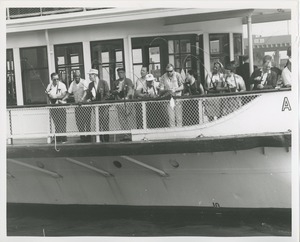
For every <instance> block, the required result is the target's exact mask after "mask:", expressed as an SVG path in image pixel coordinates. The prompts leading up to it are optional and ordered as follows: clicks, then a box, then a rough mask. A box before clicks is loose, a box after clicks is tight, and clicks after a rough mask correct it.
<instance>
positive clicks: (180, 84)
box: [176, 72, 183, 87]
mask: <svg viewBox="0 0 300 242" xmlns="http://www.w3.org/2000/svg"><path fill="white" fill-rule="evenodd" d="M176 79H177V83H178V86H179V87H180V86H182V85H183V79H182V76H181V75H180V73H178V72H177V73H176Z"/></svg>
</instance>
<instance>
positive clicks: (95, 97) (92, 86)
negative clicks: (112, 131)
mask: <svg viewBox="0 0 300 242" xmlns="http://www.w3.org/2000/svg"><path fill="white" fill-rule="evenodd" d="M88 74H89V78H90V83H89V85H88V88H87V90H86V93H85V96H84V97H83V99H86V100H87V102H91V101H104V100H106V99H107V98H108V97H109V87H108V84H107V82H106V81H104V80H102V79H99V77H98V70H97V69H91V70H90V71H89V73H88ZM98 115H99V128H100V131H108V130H109V106H108V105H100V106H99V112H98ZM100 140H101V141H102V142H108V141H109V135H108V134H105V135H100Z"/></svg>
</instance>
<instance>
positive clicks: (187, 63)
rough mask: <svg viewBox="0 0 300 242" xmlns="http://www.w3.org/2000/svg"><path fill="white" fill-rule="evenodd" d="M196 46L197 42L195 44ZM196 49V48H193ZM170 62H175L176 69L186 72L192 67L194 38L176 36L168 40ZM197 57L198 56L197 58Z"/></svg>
mask: <svg viewBox="0 0 300 242" xmlns="http://www.w3.org/2000/svg"><path fill="white" fill-rule="evenodd" d="M193 46H195V43H194V44H193ZM193 49H195V48H193ZM168 51H169V63H171V64H173V65H174V67H175V71H177V72H180V71H181V69H183V70H184V71H185V72H186V71H187V70H189V69H192V56H196V55H195V53H193V54H192V40H191V39H185V38H176V39H173V40H169V41H168ZM196 59H197V58H196Z"/></svg>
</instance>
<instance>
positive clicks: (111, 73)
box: [91, 39, 125, 86]
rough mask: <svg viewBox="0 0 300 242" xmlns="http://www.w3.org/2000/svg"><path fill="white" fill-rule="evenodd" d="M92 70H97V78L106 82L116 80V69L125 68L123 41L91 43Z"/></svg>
mask: <svg viewBox="0 0 300 242" xmlns="http://www.w3.org/2000/svg"><path fill="white" fill-rule="evenodd" d="M91 52H92V68H95V69H98V70H99V78H100V79H103V80H105V81H107V82H108V84H109V85H110V86H112V82H113V81H114V80H116V79H118V75H117V69H118V68H121V67H123V68H125V65H124V48H123V40H121V39H120V40H105V41H95V42H91Z"/></svg>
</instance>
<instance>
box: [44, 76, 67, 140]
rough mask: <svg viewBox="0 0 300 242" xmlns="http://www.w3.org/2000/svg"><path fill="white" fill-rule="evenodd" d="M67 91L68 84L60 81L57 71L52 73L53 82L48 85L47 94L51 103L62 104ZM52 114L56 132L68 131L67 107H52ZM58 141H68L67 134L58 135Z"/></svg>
mask: <svg viewBox="0 0 300 242" xmlns="http://www.w3.org/2000/svg"><path fill="white" fill-rule="evenodd" d="M66 93H67V88H66V85H65V84H64V83H63V82H61V81H59V77H58V74H57V73H55V72H54V73H52V74H51V83H50V84H49V85H48V87H47V89H46V94H47V95H48V97H49V100H50V102H51V104H60V103H62V102H61V100H62V99H63V97H64V96H65V95H66ZM50 116H51V118H52V120H53V123H54V126H55V133H66V125H67V118H66V117H67V113H66V108H65V107H59V108H51V109H50ZM56 140H57V141H60V142H62V143H65V142H66V141H67V137H66V136H58V137H57V139H56Z"/></svg>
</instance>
